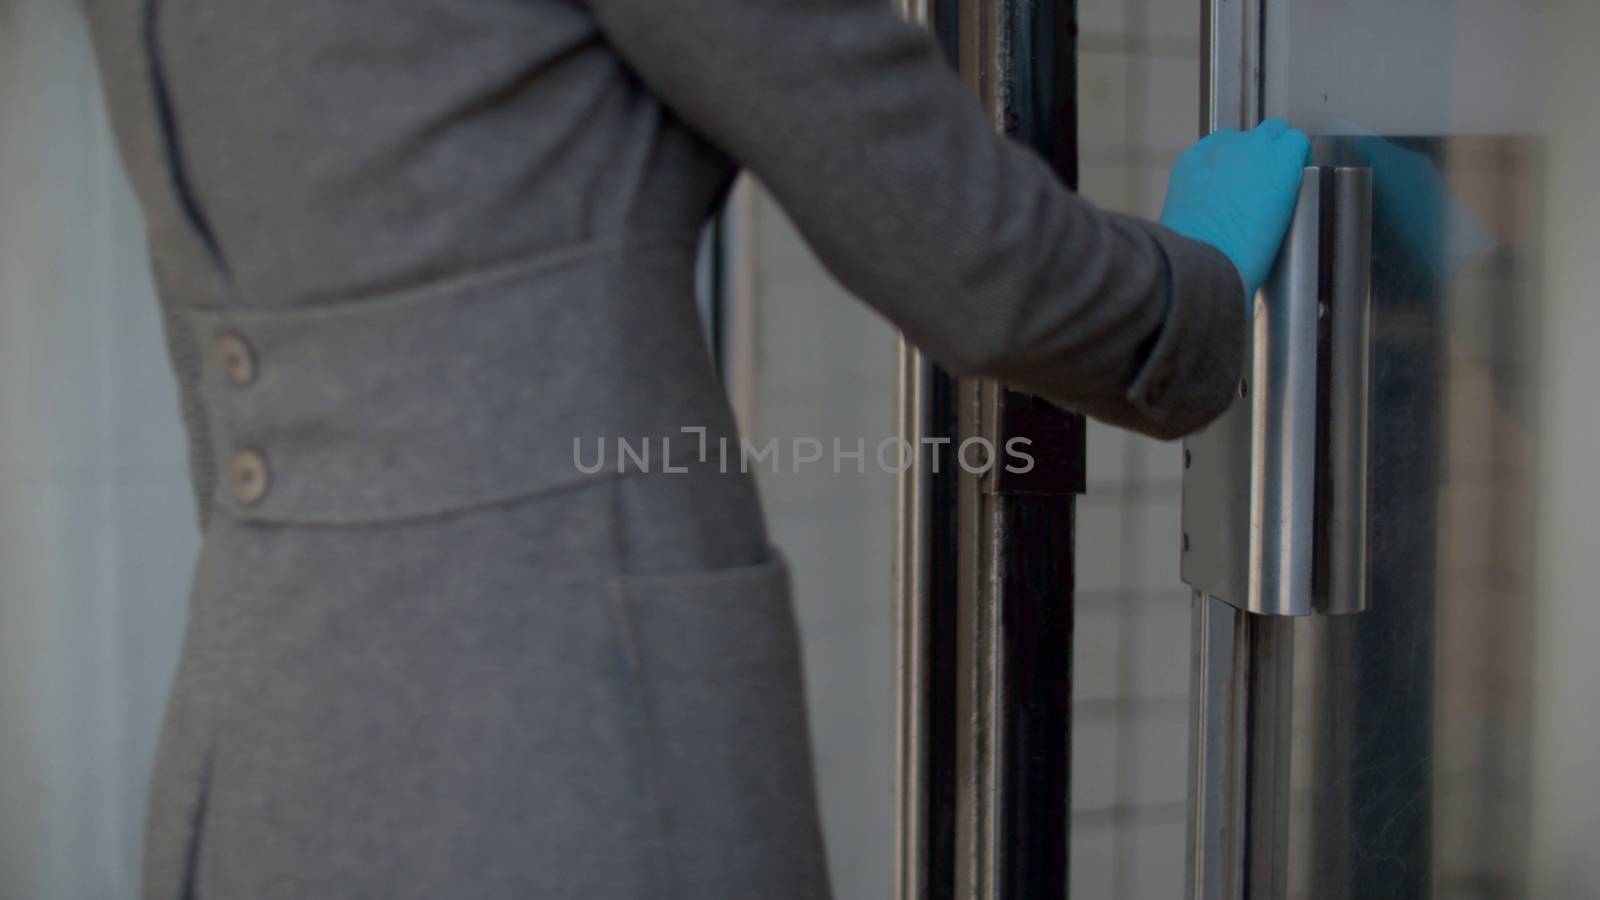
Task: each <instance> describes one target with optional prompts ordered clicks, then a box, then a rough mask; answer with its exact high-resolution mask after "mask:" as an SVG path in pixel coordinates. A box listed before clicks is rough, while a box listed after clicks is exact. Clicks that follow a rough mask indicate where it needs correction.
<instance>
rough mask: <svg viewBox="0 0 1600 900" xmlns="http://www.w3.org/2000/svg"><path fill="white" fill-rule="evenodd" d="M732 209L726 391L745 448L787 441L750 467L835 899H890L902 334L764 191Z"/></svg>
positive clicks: (752, 191)
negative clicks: (837, 273) (880, 453)
mask: <svg viewBox="0 0 1600 900" xmlns="http://www.w3.org/2000/svg"><path fill="white" fill-rule="evenodd" d="M729 208H730V210H731V212H730V220H729V229H728V232H729V237H730V238H731V240H730V244H729V248H728V249H729V252H728V258H729V260H730V263H731V271H730V272H728V278H727V281H726V287H725V290H724V292H723V293H724V298H725V299H724V303H725V304H726V306H727V321H726V323H725V325H726V330H725V345H724V346H725V358H726V360H727V366H728V371H727V378H728V381H729V388H730V391H731V393H732V395H733V400H734V405H735V409H736V411H737V412H738V414H739V419H740V429H741V431H742V432H743V434H744V436H745V438H746V440H748V441H749V442H751V443H752V444H753V445H754V446H755V447H757V448H761V447H764V446H765V445H766V444H767V442H769V441H773V440H776V441H777V442H778V445H777V451H776V453H775V458H776V459H778V460H780V461H781V462H779V463H778V464H777V465H776V467H774V464H773V462H771V461H770V460H769V461H768V462H767V463H765V464H761V465H757V464H755V463H752V468H754V469H756V470H757V473H758V483H759V484H760V488H761V497H762V502H763V505H764V506H765V508H766V512H767V516H768V520H769V522H770V523H771V527H772V535H773V540H774V541H775V542H776V543H777V544H778V545H779V546H780V547H782V548H783V551H784V553H785V554H786V555H787V557H788V559H789V562H790V567H791V572H792V574H793V578H794V589H795V595H794V596H795V608H796V615H797V616H798V618H799V621H800V631H801V638H802V640H803V642H804V646H805V659H806V682H807V688H808V691H807V697H808V701H809V705H810V716H811V731H812V742H813V749H814V752H815V761H816V767H817V782H818V791H819V793H820V795H821V801H822V819H823V829H824V836H825V837H826V840H827V848H828V864H829V867H830V869H831V870H832V876H833V888H834V893H835V896H837V897H840V898H875V897H888V896H890V895H891V893H892V885H893V864H894V858H895V857H894V761H895V760H894V746H895V744H894V741H895V723H896V719H895V688H894V659H895V656H894V646H895V635H894V628H893V613H894V560H895V546H896V545H895V538H896V533H897V532H896V528H897V525H898V522H899V513H898V509H897V494H896V491H897V485H898V476H897V475H896V474H894V472H893V471H892V469H891V470H886V469H885V468H884V467H882V466H880V465H879V463H878V461H877V458H876V452H877V448H878V446H879V445H880V443H881V442H883V441H885V440H887V439H890V438H894V437H896V436H897V435H898V434H899V419H898V411H897V402H898V400H897V396H898V394H897V391H898V384H899V375H900V359H899V335H898V333H897V332H896V331H895V330H894V329H893V328H892V327H890V326H889V325H888V323H886V322H885V321H883V320H882V319H880V318H879V317H878V316H877V315H876V314H874V313H873V312H871V311H870V310H868V309H867V308H866V307H865V306H863V305H862V304H860V303H858V302H857V301H855V300H854V299H852V298H851V297H849V296H848V295H846V294H845V293H844V291H843V290H842V289H841V288H839V287H838V286H837V285H836V284H835V283H834V282H833V280H832V279H831V278H830V277H829V276H828V275H827V273H826V272H825V271H823V269H822V267H821V265H820V264H819V263H818V262H817V261H816V259H815V258H814V257H813V256H812V255H811V253H810V251H809V250H808V249H806V246H805V244H804V243H803V242H802V241H801V239H800V237H799V235H798V234H796V232H795V231H794V229H793V226H792V225H790V223H789V222H788V220H787V219H786V218H785V217H784V215H783V213H782V211H781V210H780V209H779V208H778V206H777V205H776V204H775V203H774V202H773V201H772V200H771V198H770V197H769V196H768V195H766V194H765V193H764V192H762V191H761V190H760V189H759V188H758V187H757V186H756V185H755V184H754V182H751V181H749V180H746V181H744V182H743V183H742V184H741V185H740V187H739V189H738V190H737V191H736V192H735V197H734V199H733V201H732V202H731V203H730V207H729ZM811 441H815V442H816V443H815V444H811V443H810V442H811ZM835 442H837V443H835ZM858 449H864V450H865V455H864V456H862V457H852V456H849V455H847V454H852V453H855V452H856V451H857V450H858ZM813 454H816V455H817V456H819V457H820V458H818V459H817V460H816V461H814V462H803V461H802V460H804V459H806V458H810V457H811V456H812V455H813ZM889 458H890V459H891V460H892V459H893V457H892V456H891V457H889ZM775 469H776V470H775Z"/></svg>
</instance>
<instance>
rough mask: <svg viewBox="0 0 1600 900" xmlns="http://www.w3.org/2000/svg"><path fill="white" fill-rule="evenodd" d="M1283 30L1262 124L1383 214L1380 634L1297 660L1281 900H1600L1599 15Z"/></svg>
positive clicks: (1300, 3) (1332, 642)
mask: <svg viewBox="0 0 1600 900" xmlns="http://www.w3.org/2000/svg"><path fill="white" fill-rule="evenodd" d="M1264 21H1265V22H1266V29H1265V34H1266V44H1265V46H1264V54H1263V55H1264V59H1265V66H1264V69H1265V74H1264V83H1263V97H1264V105H1265V109H1264V112H1265V113H1266V114H1267V115H1286V116H1288V117H1289V118H1290V119H1291V120H1292V121H1294V122H1295V124H1297V125H1299V126H1300V127H1302V128H1304V129H1306V130H1307V131H1309V132H1312V133H1314V134H1315V135H1316V136H1317V149H1316V155H1317V157H1318V159H1317V161H1318V162H1320V163H1339V164H1353V165H1367V166H1371V167H1372V169H1373V171H1374V185H1375V190H1374V233H1373V239H1374V243H1373V248H1374V261H1373V292H1374V298H1373V299H1374V310H1375V319H1374V323H1373V328H1374V333H1375V341H1376V344H1375V354H1374V386H1375V387H1374V392H1375V393H1374V404H1373V410H1372V415H1373V419H1372V423H1373V434H1374V439H1373V450H1374V459H1373V467H1374V468H1373V485H1372V498H1371V507H1370V509H1371V521H1370V528H1371V533H1372V547H1371V549H1372V556H1371V561H1372V566H1373V583H1372V591H1373V594H1372V596H1373V610H1372V611H1371V612H1368V613H1364V614H1361V615H1358V616H1353V617H1343V618H1329V619H1303V620H1297V621H1296V622H1295V623H1294V624H1293V626H1292V631H1293V637H1292V645H1293V649H1292V657H1287V656H1286V657H1282V658H1283V659H1285V660H1289V659H1291V658H1292V662H1289V663H1286V664H1287V665H1289V666H1291V667H1292V672H1293V674H1292V676H1287V677H1289V678H1290V680H1292V683H1293V693H1292V696H1293V704H1294V706H1293V709H1294V713H1293V722H1292V738H1291V744H1290V752H1289V754H1288V756H1289V759H1288V766H1289V772H1288V774H1287V777H1288V779H1289V785H1290V788H1291V794H1290V799H1289V806H1288V810H1287V813H1286V815H1287V817H1288V819H1287V820H1288V823H1289V825H1288V828H1289V845H1288V856H1287V860H1288V868H1287V871H1286V872H1283V873H1279V874H1280V875H1281V876H1282V877H1283V878H1284V879H1285V880H1286V883H1285V885H1284V890H1285V891H1286V895H1288V896H1294V897H1318V898H1326V897H1351V898H1354V897H1374V896H1383V897H1389V896H1395V897H1429V896H1437V897H1517V896H1535V897H1576V896H1595V895H1596V894H1597V893H1600V858H1597V857H1596V855H1595V854H1594V853H1593V852H1592V851H1593V834H1594V830H1593V823H1594V821H1595V818H1594V817H1595V815H1596V810H1597V809H1600V787H1597V782H1596V780H1595V779H1594V778H1593V776H1592V774H1588V773H1592V772H1593V771H1594V767H1595V766H1596V765H1597V764H1600V739H1597V737H1600V734H1597V732H1600V727H1597V725H1596V722H1597V720H1600V703H1597V701H1596V699H1595V698H1594V696H1593V694H1592V693H1590V692H1588V691H1586V690H1581V689H1576V688H1575V686H1576V685H1580V684H1593V683H1594V682H1595V680H1596V678H1597V677H1600V656H1596V655H1595V654H1594V653H1593V652H1592V648H1593V647H1594V645H1595V641H1596V640H1597V639H1600V605H1597V604H1595V603H1593V602H1592V601H1594V600H1595V596H1596V593H1597V590H1596V585H1597V582H1596V580H1595V575H1596V574H1597V573H1596V571H1595V569H1594V563H1593V559H1594V548H1593V546H1592V545H1593V538H1592V536H1593V535H1594V534H1595V533H1597V527H1600V503H1597V502H1596V501H1597V500H1600V498H1597V497H1596V496H1595V491H1594V488H1592V487H1591V484H1592V483H1593V481H1594V479H1593V478H1592V475H1591V474H1590V472H1589V471H1588V468H1587V467H1585V466H1583V465H1582V463H1583V462H1584V458H1585V456H1586V455H1587V453H1586V451H1589V450H1590V448H1592V446H1593V445H1594V440H1593V439H1594V437H1595V436H1594V434H1593V433H1592V432H1593V428H1594V425H1593V423H1594V421H1595V417H1594V416H1593V413H1592V399H1589V398H1585V397H1584V396H1583V393H1582V391H1581V390H1579V389H1578V388H1577V387H1576V386H1577V385H1578V384H1581V383H1583V381H1584V380H1585V379H1587V380H1589V383H1593V381H1592V379H1593V375H1594V374H1595V365H1594V363H1593V362H1592V359H1593V358H1594V354H1593V353H1592V349H1591V348H1592V344H1593V341H1594V339H1595V338H1596V337H1600V321H1597V320H1596V317H1595V315H1594V313H1593V311H1592V309H1593V306H1594V292H1593V285H1594V284H1595V283H1596V282H1595V279H1596V277H1600V271H1597V269H1596V263H1595V256H1594V254H1593V247H1592V237H1589V236H1591V235H1592V234H1593V229H1594V225H1595V223H1596V222H1597V221H1600V207H1597V205H1596V203H1595V201H1594V200H1593V199H1592V198H1593V197H1594V196H1596V194H1597V193H1600V177H1597V176H1596V174H1595V172H1594V171H1593V169H1592V160H1593V159H1594V158H1595V155H1594V154H1595V152H1596V150H1597V146H1596V132H1595V126H1594V121H1595V118H1596V100H1595V97H1594V94H1593V92H1592V90H1586V89H1583V88H1582V87H1580V85H1584V84H1587V85H1589V86H1590V87H1591V88H1592V86H1593V84H1594V66H1593V63H1592V61H1591V58H1590V56H1589V54H1590V52H1591V51H1590V50H1589V49H1588V45H1589V44H1590V43H1591V42H1592V39H1593V37H1594V36H1595V35H1596V34H1600V16H1597V14H1596V9H1595V7H1594V6H1593V4H1577V3H1572V4H1527V3H1522V2H1515V0H1414V2H1408V3H1393V2H1388V0H1283V2H1268V3H1267V4H1266V10H1265V13H1264ZM1585 160H1587V161H1591V162H1584V161H1585ZM1579 235H1582V236H1584V237H1583V238H1578V236H1579ZM1580 535H1581V536H1582V537H1579V536H1580ZM1579 822H1588V823H1589V825H1588V827H1587V829H1586V830H1587V839H1579V838H1578V837H1577V836H1576V834H1575V833H1574V828H1576V827H1577V823H1579ZM1579 830H1585V829H1579Z"/></svg>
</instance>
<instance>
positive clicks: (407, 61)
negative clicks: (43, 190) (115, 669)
mask: <svg viewBox="0 0 1600 900" xmlns="http://www.w3.org/2000/svg"><path fill="white" fill-rule="evenodd" d="M87 9H88V12H89V16H90V20H91V23H92V27H93V32H94V38H95V42H96V46H97V52H98V55H99V59H100V64H101V74H102V77H103V81H104V86H105V92H106V95H107V98H108V103H109V107H110V111H111V114H112V118H113V121H114V126H115V130H116V134H117V138H118V141H119V144H120V147H121V150H122V153H123V156H124V159H125V161H126V164H127V168H128V170H129V173H130V174H131V176H132V179H133V182H134V185H135V187H136V189H137V192H138V195H139V198H140V201H141V203H142V205H143V209H144V212H145V215H146V222H147V231H148V241H149V251H150V255H151V258H152V260H153V269H154V272H155V277H156V279H157V282H158V284H157V288H158V294H159V296H160V298H161V302H162V304H163V308H164V310H165V312H166V321H167V324H168V335H167V337H168V344H169V349H170V352H171V356H172V360H173V364H174V368H175V371H176V373H177V375H178V381H179V385H180V389H181V400H182V403H183V407H184V412H185V416H186V422H187V425H188V429H189V434H190V439H191V462H192V468H193V474H194V480H195V487H196V492H197V496H198V502H199V510H200V518H201V522H202V525H203V528H204V542H203V551H202V555H201V559H200V562H199V566H198V570H197V572H196V573H195V579H194V588H193V596H192V601H191V604H192V605H191V615H190V622H189V626H188V631H187V635H186V639H185V646H184V651H183V656H182V660H181V664H180V667H179V672H178V675H177V678H176V683H175V685H174V687H173V693H172V696H171V699H170V701H169V704H168V710H167V716H166V722H165V726H164V730H163V736H162V741H161V745H160V750H159V756H158V761H157V765H156V770H155V772H154V777H153V782H152V787H151V792H150V811H149V817H148V824H147V832H146V839H145V845H146V846H145V860H144V865H145V868H144V894H145V896H146V897H147V898H151V900H176V898H187V897H200V898H228V900H239V898H293V900H311V898H342V900H349V898H367V897H370V898H385V900H399V898H409V897H417V898H423V897H426V898H436V897H451V898H456V897H460V898H473V900H489V898H513V897H515V898H529V897H539V898H574V900H576V898H584V900H598V898H651V900H655V898H680V900H691V898H693V900H700V898H723V897H727V898H780V900H784V898H795V900H800V898H823V897H826V896H828V886H827V876H826V867H825V862H824V858H823V853H822V849H821V848H822V844H821V840H820V837H819V830H818V819H817V810H816V803H815V799H814V797H813V782H812V775H811V771H810V760H809V751H808V745H807V735H806V723H805V716H804V711H803V705H802V694H801V684H800V670H799V653H798V648H797V639H796V634H795V626H794V621H793V617H792V614H791V611H790V607H789V597H788V578H787V574H786V572H785V568H784V563H783V561H782V558H781V556H779V555H778V554H777V553H776V552H775V551H774V550H772V548H770V547H769V546H768V543H767V538H766V534H765V531H764V526H763V523H762V518H761V512H760V509H759V505H758V503H757V500H756V497H755V494H754V491H753V489H752V487H751V484H750V482H749V480H748V478H747V477H745V476H743V475H740V474H738V473H737V468H736V467H735V469H734V471H733V472H732V473H729V474H724V473H722V472H721V471H720V468H721V467H720V466H718V465H716V464H715V463H710V464H700V463H698V462H696V461H695V450H694V448H695V446H696V445H698V444H699V442H700V440H701V438H700V437H699V434H698V433H695V434H691V435H688V436H685V433H684V432H683V431H682V429H684V428H704V429H705V430H706V431H705V435H706V439H707V440H708V441H710V442H713V443H714V442H715V441H716V440H717V438H719V437H725V436H729V435H732V434H733V433H734V425H733V422H732V418H731V416H730V414H729V410H728V408H727V404H726V402H725V400H724V395H723V393H722V391H721V389H720V387H719V384H718V382H717V379H716V377H715V374H714V372H713V369H712V367H711V365H710V364H709V361H708V359H707V355H706V353H705V350H704V348H703V342H702V340H701V337H700V331H699V327H698V322H697V320H696V313H695V309H694V305H693V301H692V257H693V252H694V246H695V239H696V235H697V234H698V233H699V231H700V229H701V227H702V224H703V223H704V222H705V221H706V219H707V217H708V215H709V214H711V213H712V211H713V210H715V209H716V208H717V206H718V204H719V202H720V201H721V199H722V198H723V196H724V194H725V191H726V189H727V187H728V185H729V182H730V179H731V178H732V177H733V175H734V173H735V171H736V169H737V168H738V167H740V166H744V167H748V168H749V169H750V170H751V171H753V172H754V173H755V174H756V175H757V176H759V177H760V179H761V180H762V181H763V182H764V183H765V184H766V186H767V187H768V188H770V189H771V191H772V192H773V193H774V194H775V195H776V197H777V198H778V200H779V201H780V202H781V203H782V204H783V205H784V207H785V208H786V209H787V211H788V212H789V213H790V214H791V215H792V217H793V218H794V220H795V222H796V223H797V224H798V226H799V228H800V229H801V231H802V232H803V234H804V235H805V237H806V239H807V240H808V241H809V242H810V244H811V246H812V247H813V248H814V249H815V251H816V252H817V254H818V255H819V256H820V258H821V259H822V260H823V262H824V263H825V264H826V265H827V266H828V268H829V269H830V270H831V271H832V272H833V273H834V274H835V275H836V276H837V277H838V278H839V279H840V281H841V282H843V283H844V284H845V285H846V286H847V287H848V288H850V289H851V290H852V291H853V292H854V293H855V294H857V295H858V296H859V297H861V299H862V300H864V301H865V302H867V303H869V304H871V305H872V306H874V307H875V308H876V309H877V310H879V311H880V312H881V313H882V314H883V315H884V316H886V317H888V318H889V319H890V320H892V321H893V322H894V323H895V324H896V325H898V326H899V327H900V328H901V329H903V330H904V331H905V333H906V334H907V335H908V336H909V337H910V338H911V340H913V341H915V342H916V343H917V344H918V345H919V346H921V347H922V348H923V349H924V350H926V351H927V352H928V353H930V354H931V355H932V356H933V357H934V358H936V359H937V360H938V361H940V362H941V363H943V364H944V365H945V366H947V367H949V368H950V369H952V370H954V371H956V372H958V373H981V374H984V375H990V376H995V377H999V378H1003V379H1006V380H1008V381H1010V382H1011V383H1013V384H1015V385H1017V386H1019V387H1021V388H1023V389H1026V390H1029V391H1032V392H1035V393H1038V394H1042V395H1044V396H1046V397H1049V398H1052V399H1054V400H1056V401H1058V402H1060V403H1062V404H1064V405H1066V406H1069V407H1072V408H1075V409H1080V410H1084V411H1087V412H1089V413H1091V414H1093V415H1095V416H1098V417H1100V418H1102V419H1105V420H1107V421H1110V422H1113V423H1117V424H1121V425H1125V426H1128V427H1131V428H1135V429H1138V430H1140V431H1144V432H1148V433H1151V434H1155V435H1161V436H1166V437H1171V436H1175V435H1179V434H1182V433H1185V432H1187V431H1190V430H1193V429H1194V428H1196V427H1198V426H1200V425H1202V424H1203V423H1205V422H1206V421H1207V420H1208V419H1209V418H1211V417H1212V416H1213V415H1215V414H1216V413H1217V412H1219V411H1220V410H1221V409H1222V408H1223V407H1224V406H1225V405H1226V403H1227V398H1228V395H1229V392H1230V391H1231V389H1232V386H1233V384H1234V382H1235V379H1236V377H1237V375H1238V368H1239V365H1240V358H1241V352H1242V348H1243V337H1244V335H1243V331H1244V329H1243V323H1242V317H1243V309H1244V305H1243V297H1242V287H1241V285H1240V282H1239V279H1238V276H1237V274H1236V273H1235V272H1234V270H1233V268H1232V267H1231V266H1230V264H1229V263H1228V261H1227V260H1226V259H1225V258H1224V257H1223V256H1221V255H1220V254H1218V253H1217V252H1216V251H1214V250H1212V249H1211V248H1209V247H1206V246H1203V245H1201V244H1197V243H1193V242H1190V241H1188V240H1185V239H1183V238H1180V237H1178V236H1176V235H1174V234H1172V233H1170V232H1168V231H1165V230H1163V229H1162V228H1160V227H1158V226H1155V225H1152V224H1149V223H1145V222H1140V221H1136V220H1133V219H1129V218H1124V217H1121V216H1117V215H1110V214H1106V213H1103V212H1100V211H1097V210H1095V209H1094V208H1092V207H1091V206H1089V205H1088V204H1086V203H1084V202H1082V201H1080V200H1078V199H1076V198H1075V197H1073V196H1072V195H1070V194H1069V193H1067V192H1066V191H1064V190H1063V189H1062V187H1061V186H1060V185H1059V184H1058V183H1057V182H1056V180H1055V179H1054V178H1053V177H1052V175H1051V173H1050V172H1049V171H1048V170H1047V169H1046V167H1045V166H1044V165H1043V164H1042V163H1041V162H1040V161H1039V160H1038V159H1037V158H1035V157H1034V156H1032V155H1030V153H1029V152H1028V151H1026V150H1024V149H1021V148H1019V147H1017V146H1014V145H1012V144H1010V143H1008V142H1007V141H1005V140H1003V139H1001V138H998V137H996V136H995V135H994V134H993V133H992V130H991V127H990V125H989V123H988V122H987V121H985V119H984V117H983V115H982V113H981V112H980V110H979V108H978V106H977V104H976V102H975V101H974V99H973V98H972V97H970V96H969V95H968V93H967V91H966V90H965V89H964V88H963V86H962V85H961V84H960V83H959V82H958V81H957V79H956V78H955V77H954V76H953V75H952V74H951V73H950V72H949V71H948V70H947V68H946V66H945V63H944V62H943V61H942V59H941V57H940V54H939V53H938V51H937V50H936V49H935V47H934V45H933V44H932V43H931V41H930V40H929V39H928V37H927V36H926V35H925V34H923V33H922V32H921V31H920V30H918V29H916V28H914V27H912V26H908V25H905V24H902V23H901V22H899V21H898V20H897V19H896V18H895V17H894V15H893V14H892V12H891V10H890V8H889V6H888V5H887V3H885V2H883V0H806V2H795V0H587V2H580V0H341V2H329V0H274V2H270V3H266V2H259V0H250V2H245V0H87ZM619 437H621V438H627V439H638V438H643V437H653V438H656V439H661V438H672V439H673V440H674V441H675V443H674V444H673V450H672V452H673V456H674V460H673V464H674V466H675V467H681V468H685V469H687V471H686V472H673V473H666V472H664V471H662V469H661V467H659V466H658V467H657V468H656V470H655V471H653V472H651V473H648V474H646V473H642V472H637V471H634V472H629V473H627V474H619V473H618V472H617V471H616V470H615V469H614V468H609V467H608V468H607V469H605V470H602V471H599V472H594V473H587V472H584V471H582V470H581V469H580V468H579V467H578V466H577V465H576V464H575V460H574V454H573V444H574V439H575V438H576V439H582V440H585V441H593V440H596V439H605V440H614V439H616V438H619ZM862 602H874V600H873V598H862Z"/></svg>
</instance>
